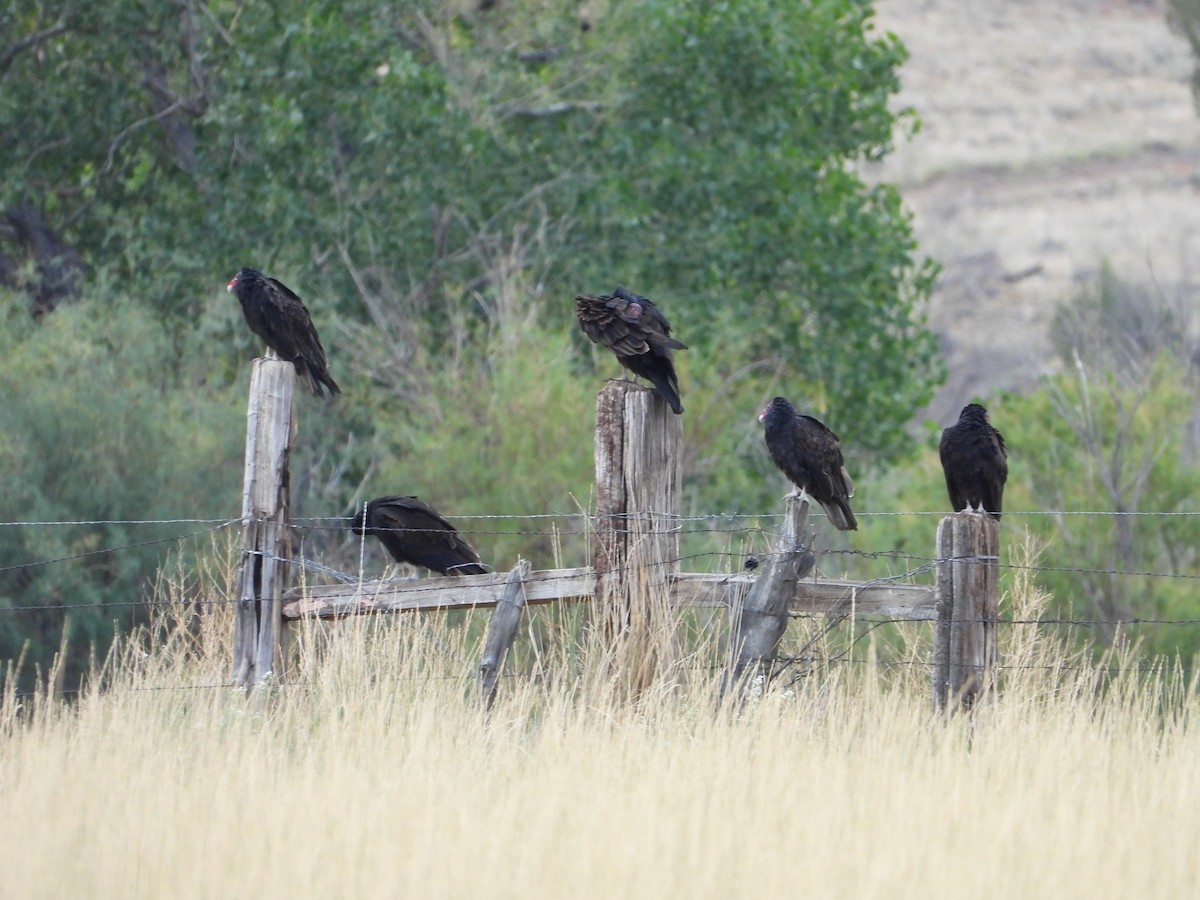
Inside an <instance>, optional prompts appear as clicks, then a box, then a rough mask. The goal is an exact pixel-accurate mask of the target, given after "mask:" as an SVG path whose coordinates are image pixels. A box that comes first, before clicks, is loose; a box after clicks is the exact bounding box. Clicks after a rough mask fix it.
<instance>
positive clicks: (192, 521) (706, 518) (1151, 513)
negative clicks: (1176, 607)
mask: <svg viewBox="0 0 1200 900" xmlns="http://www.w3.org/2000/svg"><path fill="white" fill-rule="evenodd" d="M949 514H950V513H949V512H948V511H947V510H944V509H943V510H902V511H884V510H878V511H862V512H860V511H858V510H855V512H854V515H855V518H859V519H869V518H895V517H908V516H917V517H920V516H935V517H938V518H944V517H945V516H947V515H949ZM637 515H638V514H636V513H634V514H621V513H616V514H613V515H610V516H607V517H606V518H610V519H619V518H627V517H631V516H637ZM656 515H658V517H659V518H662V519H672V520H674V521H676V522H714V521H728V520H738V519H757V520H762V521H769V522H776V523H777V522H779V521H781V520H782V519H783V514H782V513H773V512H765V513H702V514H686V515H685V514H670V513H661V514H656ZM1004 516H1005V518H1008V519H1017V518H1022V517H1026V516H1031V517H1035V516H1096V517H1111V518H1130V517H1136V518H1159V517H1162V518H1196V517H1200V510H1177V511H1173V512H1164V511H1156V510H1141V511H1135V512H1129V511H1117V510H1106V509H1097V510H1074V509H1072V510H1061V509H1058V510H1049V509H1038V510H1033V509H1029V510H1021V509H1006V510H1005V511H1004ZM347 518H348V516H344V515H342V516H296V517H294V518H293V519H292V522H291V526H290V527H293V528H299V527H302V525H303V523H314V524H315V523H321V522H328V523H330V529H331V530H337V529H340V528H345V527H347ZM453 518H454V519H455V520H456V521H459V520H466V519H484V520H491V519H528V520H531V521H534V520H538V519H584V520H587V521H591V520H594V519H596V518H597V517H596V515H595V514H593V513H589V512H562V513H458V512H456V513H454V515H453ZM240 522H241V517H240V516H223V517H219V518H209V519H197V518H178V519H39V520H29V521H22V520H14V521H8V522H3V521H0V528H20V527H57V526H84V525H220V524H230V523H240ZM309 527H311V525H310V526H309ZM739 530H740V529H739ZM481 533H483V534H487V533H489V532H481ZM504 533H507V532H504ZM514 533H516V534H525V533H529V534H542V533H543V532H540V531H534V532H514ZM697 533H700V532H697Z"/></svg>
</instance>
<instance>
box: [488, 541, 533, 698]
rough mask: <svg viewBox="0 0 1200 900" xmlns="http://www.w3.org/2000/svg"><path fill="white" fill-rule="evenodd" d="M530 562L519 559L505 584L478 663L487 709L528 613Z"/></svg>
mask: <svg viewBox="0 0 1200 900" xmlns="http://www.w3.org/2000/svg"><path fill="white" fill-rule="evenodd" d="M529 569H530V566H529V561H528V560H525V559H518V560H517V564H516V565H515V566H513V568H512V571H511V572H509V573H508V579H507V580H506V581H505V582H504V593H503V594H502V595H501V597H500V602H499V603H498V604H497V605H496V611H495V612H494V613H492V621H491V623H490V624H489V625H488V633H487V641H486V643H485V644H484V647H483V658H482V659H480V661H479V683H480V686H481V687H482V689H483V704H484V708H485V709H489V710H490V709H491V708H492V704H493V703H495V702H496V684H497V682H498V681H499V679H500V671H501V670H502V669H503V668H504V660H505V657H507V656H508V650H509V648H510V647H511V646H512V642H513V639H514V638H516V636H517V628H518V627H519V626H520V624H521V612H522V611H523V610H524V609H525V590H524V582H525V579H526V578H528V577H529Z"/></svg>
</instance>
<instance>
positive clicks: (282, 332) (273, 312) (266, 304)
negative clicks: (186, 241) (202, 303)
mask: <svg viewBox="0 0 1200 900" xmlns="http://www.w3.org/2000/svg"><path fill="white" fill-rule="evenodd" d="M225 290H227V291H233V292H234V293H235V294H237V298H238V302H239V303H241V304H242V314H243V315H244V316H245V317H246V324H247V325H249V326H250V330H251V331H253V332H254V333H255V334H257V335H258V336H259V337H260V338H262V339H263V340H264V341H266V343H267V346H268V347H270V348H271V349H272V350H274V351H275V353H276V354H277V355H278V356H279V358H280V359H286V360H288V361H290V362H291V363H292V365H294V366H295V367H296V374H297V375H299V376H300V377H301V378H302V379H304V380H305V381H306V382H307V383H308V389H309V390H310V391H312V392H313V393H314V394H315V395H316V396H318V397H320V396H321V393H322V392H321V385H325V387H327V388H329V391H330V393H333V394H340V393H341V389H340V388H339V387H338V386H337V383H336V382H335V381H334V380H333V379H332V378H331V377H330V376H329V369H328V363H326V362H325V348H324V347H322V346H321V339H320V338H319V337H317V329H316V328H314V327H313V323H312V319H310V318H309V316H308V310H307V309H305V307H304V303H303V302H302V301H301V300H300V298H299V297H297V296H296V295H295V294H293V293H292V291H291V290H290V289H289V288H288V286H287V285H285V284H284V283H283V282H281V281H276V280H275V279H274V278H268V277H267V276H266V275H264V274H263V273H262V272H260V271H258V269H252V268H250V267H249V266H246V267H245V268H244V269H242V271H240V272H238V273H237V274H236V275H234V276H233V280H232V281H230V282H229V284H228V285H226V286H225Z"/></svg>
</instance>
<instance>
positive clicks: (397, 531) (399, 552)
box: [350, 497, 487, 575]
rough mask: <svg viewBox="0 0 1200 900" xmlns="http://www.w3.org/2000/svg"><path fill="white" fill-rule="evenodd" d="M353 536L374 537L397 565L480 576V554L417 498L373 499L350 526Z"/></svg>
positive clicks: (358, 513) (431, 508)
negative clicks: (402, 564)
mask: <svg viewBox="0 0 1200 900" xmlns="http://www.w3.org/2000/svg"><path fill="white" fill-rule="evenodd" d="M350 530H351V531H353V532H354V533H355V534H364V535H365V534H373V535H375V537H377V538H379V540H380V541H381V542H382V543H383V546H384V547H385V548H386V549H387V552H388V553H390V554H391V555H392V559H394V560H395V561H396V562H401V563H411V564H412V565H414V566H424V567H425V568H426V569H431V570H433V571H434V572H439V573H441V574H442V575H482V574H484V573H485V572H486V571H487V569H485V568H484V567H483V566H482V565H480V562H479V554H478V553H476V552H475V551H474V549H472V547H471V545H470V544H468V543H467V542H466V541H464V540H463V539H462V538H460V537H459V536H458V532H457V531H455V530H454V526H453V525H451V524H450V523H449V522H447V521H446V520H445V519H443V518H442V517H441V516H440V515H438V512H437V510H435V509H434V508H433V507H432V506H430V505H429V504H428V503H425V502H423V501H421V500H419V499H418V498H416V497H376V498H375V499H374V500H372V501H370V502H369V503H367V505H366V506H365V507H364V508H362V509H359V510H358V512H357V513H355V515H354V520H353V521H352V522H351V523H350Z"/></svg>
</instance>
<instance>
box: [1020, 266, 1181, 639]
mask: <svg viewBox="0 0 1200 900" xmlns="http://www.w3.org/2000/svg"><path fill="white" fill-rule="evenodd" d="M1188 320H1189V317H1188V315H1187V313H1186V306H1185V305H1184V304H1183V303H1178V304H1173V303H1170V302H1168V301H1167V300H1165V299H1164V298H1163V297H1161V296H1160V295H1157V294H1155V293H1152V292H1150V291H1147V290H1144V289H1141V288H1139V287H1138V286H1136V285H1131V284H1128V283H1125V282H1123V281H1121V280H1120V279H1119V278H1117V277H1116V276H1115V275H1114V274H1113V273H1112V272H1110V271H1109V270H1107V269H1105V270H1103V271H1102V274H1101V277H1100V279H1099V281H1098V282H1097V284H1096V286H1095V287H1094V288H1093V289H1089V290H1086V291H1084V292H1083V293H1082V294H1080V295H1079V296H1078V297H1077V298H1076V299H1075V300H1074V301H1072V302H1071V303H1069V304H1065V305H1064V306H1062V307H1061V308H1060V309H1059V310H1058V313H1057V315H1056V317H1055V321H1054V325H1053V329H1052V335H1053V337H1054V340H1055V344H1056V346H1057V349H1058V351H1059V355H1060V358H1061V359H1062V362H1063V366H1064V371H1063V373H1062V374H1061V375H1058V376H1056V377H1055V378H1053V379H1050V380H1049V381H1048V382H1047V383H1046V384H1045V386H1044V387H1043V388H1042V389H1041V390H1039V391H1038V392H1036V393H1035V394H1033V395H1031V396H1030V397H1028V398H1010V399H1009V400H1008V401H1007V402H1006V404H1005V407H1006V416H1007V418H1008V419H1009V420H1011V424H1010V426H1009V429H1008V430H1006V431H1005V435H1006V437H1009V438H1010V441H1011V442H1012V444H1013V445H1014V446H1015V447H1019V448H1020V450H1019V451H1016V450H1014V451H1013V452H1014V453H1018V452H1019V454H1020V459H1021V461H1022V465H1021V469H1020V472H1021V474H1022V477H1020V478H1019V479H1018V480H1017V482H1016V483H1015V484H1014V485H1013V488H1014V490H1013V492H1012V494H1011V496H1012V498H1013V504H1014V505H1015V506H1016V508H1027V509H1042V510H1048V511H1049V510H1054V511H1059V510H1061V511H1063V512H1065V513H1068V514H1067V515H1063V516H1047V517H1037V518H1034V519H1032V520H1031V521H1030V523H1029V527H1030V528H1031V530H1034V531H1035V533H1037V534H1039V535H1041V536H1043V537H1044V538H1045V539H1047V540H1048V541H1050V542H1051V543H1052V546H1053V548H1054V553H1055V556H1056V557H1057V558H1058V560H1060V561H1061V562H1060V564H1061V565H1063V566H1066V567H1078V568H1081V569H1085V570H1096V571H1083V572H1059V573H1055V572H1047V573H1043V575H1042V579H1043V580H1044V582H1045V584H1046V586H1047V587H1048V588H1050V589H1051V590H1052V592H1053V593H1054V596H1055V600H1056V602H1057V603H1060V604H1062V605H1063V607H1064V609H1068V610H1070V611H1072V612H1073V613H1081V612H1082V613H1085V614H1087V615H1089V616H1093V617H1095V618H1098V619H1101V620H1111V619H1115V618H1129V617H1131V616H1141V617H1155V616H1158V617H1167V618H1193V617H1195V613H1196V604H1195V601H1194V596H1195V591H1194V589H1193V586H1192V585H1191V584H1190V583H1188V582H1187V581H1186V580H1180V579H1176V578H1170V577H1153V576H1149V575H1147V576H1137V575H1119V574H1110V573H1115V572H1150V573H1161V574H1163V575H1170V574H1187V573H1191V572H1195V571H1196V565H1197V561H1198V558H1197V551H1196V548H1197V545H1198V542H1200V520H1198V519H1197V517H1196V516H1192V515H1174V514H1178V513H1188V512H1194V511H1195V509H1196V504H1197V499H1200V469H1198V468H1197V465H1196V462H1197V459H1196V451H1197V447H1196V443H1195V424H1196V421H1197V419H1196V414H1197V404H1196V399H1195V398H1196V388H1197V382H1196V373H1195V371H1194V368H1193V366H1192V359H1193V351H1194V350H1195V346H1194V343H1193V341H1194V338H1192V337H1190V336H1189V335H1190V334H1192V332H1191V329H1190V324H1189V321H1188ZM1094 511H1098V512H1101V513H1112V514H1113V515H1098V516H1088V515H1070V513H1082V512H1094ZM1097 630H1098V633H1099V634H1100V635H1101V636H1102V637H1103V638H1105V639H1107V640H1111V639H1113V637H1114V636H1115V635H1116V633H1117V629H1116V628H1115V627H1114V626H1106V625H1102V626H1099V627H1098V629H1097ZM1143 638H1144V639H1145V640H1146V641H1148V642H1149V644H1150V646H1151V648H1152V649H1156V650H1177V649H1181V648H1182V649H1185V650H1187V651H1189V652H1193V651H1195V650H1197V649H1200V635H1190V634H1186V633H1182V634H1181V633H1180V632H1179V630H1178V629H1147V630H1146V631H1145V634H1144V635H1143Z"/></svg>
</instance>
